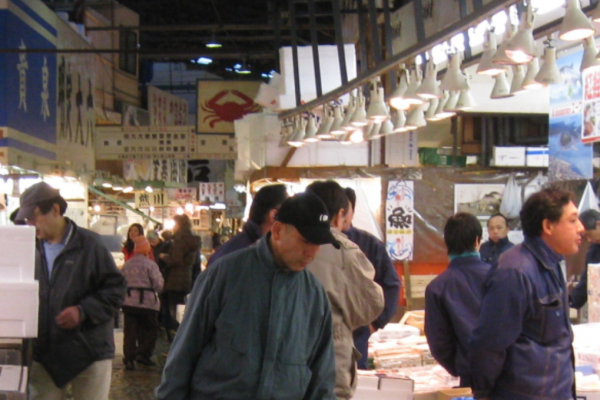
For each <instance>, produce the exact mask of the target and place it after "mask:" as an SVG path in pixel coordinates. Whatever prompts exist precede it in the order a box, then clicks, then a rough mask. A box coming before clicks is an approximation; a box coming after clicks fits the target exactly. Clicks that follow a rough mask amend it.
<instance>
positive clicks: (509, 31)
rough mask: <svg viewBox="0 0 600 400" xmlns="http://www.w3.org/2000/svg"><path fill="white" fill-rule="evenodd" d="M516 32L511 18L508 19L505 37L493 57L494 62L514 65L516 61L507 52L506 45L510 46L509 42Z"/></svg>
mask: <svg viewBox="0 0 600 400" xmlns="http://www.w3.org/2000/svg"><path fill="white" fill-rule="evenodd" d="M514 34H515V26H514V25H513V24H511V23H510V18H509V19H508V22H507V25H506V32H504V39H503V40H502V43H500V46H498V49H497V50H496V54H494V56H493V57H492V62H493V63H494V64H499V65H513V64H515V62H514V61H513V60H512V58H510V57H509V56H508V55H507V54H506V47H507V46H508V42H510V39H511V38H512V37H513V35H514Z"/></svg>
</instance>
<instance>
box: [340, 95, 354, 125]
mask: <svg viewBox="0 0 600 400" xmlns="http://www.w3.org/2000/svg"><path fill="white" fill-rule="evenodd" d="M355 110H356V97H354V95H353V94H350V100H349V101H348V107H346V113H345V114H344V120H343V121H342V128H344V129H345V130H346V132H348V131H349V130H353V129H354V127H353V126H352V124H351V123H350V120H351V119H352V116H353V115H354V111H355Z"/></svg>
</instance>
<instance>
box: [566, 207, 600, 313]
mask: <svg viewBox="0 0 600 400" xmlns="http://www.w3.org/2000/svg"><path fill="white" fill-rule="evenodd" d="M579 220H580V221H581V223H582V224H583V227H584V229H585V232H584V234H583V235H584V236H585V238H586V240H587V241H588V242H590V248H589V250H588V252H587V254H586V255H585V267H584V269H583V273H582V274H581V278H580V279H579V282H578V283H577V286H575V287H574V288H573V290H571V293H569V300H570V305H571V307H573V308H581V307H583V306H584V305H585V303H587V271H588V264H597V263H600V212H598V211H596V210H586V211H584V212H582V213H581V215H580V216H579Z"/></svg>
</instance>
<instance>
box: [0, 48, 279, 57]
mask: <svg viewBox="0 0 600 400" xmlns="http://www.w3.org/2000/svg"><path fill="white" fill-rule="evenodd" d="M3 53H4V54H15V53H16V54H22V53H25V54H31V53H32V54H37V53H49V54H56V53H65V54H115V53H137V54H139V56H140V57H146V56H156V55H161V56H162V55H172V56H183V55H186V56H189V55H193V56H196V57H197V56H199V55H203V56H206V57H210V58H213V59H226V58H240V57H241V56H244V57H248V58H250V59H271V58H275V54H274V53H273V51H271V50H263V51H258V50H253V51H245V52H243V51H238V52H211V51H207V50H206V48H200V49H131V50H121V49H91V48H89V49H0V54H3Z"/></svg>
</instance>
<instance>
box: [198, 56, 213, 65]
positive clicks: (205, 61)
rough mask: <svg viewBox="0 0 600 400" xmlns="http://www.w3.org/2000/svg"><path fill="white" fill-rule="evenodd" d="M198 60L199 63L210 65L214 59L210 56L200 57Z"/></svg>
mask: <svg viewBox="0 0 600 400" xmlns="http://www.w3.org/2000/svg"><path fill="white" fill-rule="evenodd" d="M196 62H197V63H198V64H202V65H208V64H211V63H212V62H213V60H212V58H208V57H198V60H196Z"/></svg>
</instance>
